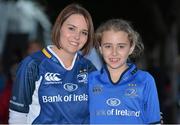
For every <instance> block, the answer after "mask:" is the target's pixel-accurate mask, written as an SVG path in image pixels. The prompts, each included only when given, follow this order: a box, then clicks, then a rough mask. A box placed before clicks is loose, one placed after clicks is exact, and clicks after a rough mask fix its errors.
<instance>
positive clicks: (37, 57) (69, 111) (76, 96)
mask: <svg viewBox="0 0 180 125" xmlns="http://www.w3.org/2000/svg"><path fill="white" fill-rule="evenodd" d="M56 57H57V56H56V55H55V53H53V51H52V50H51V49H50V47H47V48H45V49H43V50H42V51H39V52H37V53H35V54H33V55H30V56H28V57H27V58H25V59H24V60H23V61H22V62H21V63H20V65H19V67H18V72H17V76H16V81H15V83H14V87H13V92H12V97H11V100H10V109H11V110H14V111H18V112H22V113H27V119H28V120H27V123H33V124H43V123H46V124H48V123H49V124H53V123H56V124H69V123H72V124H87V123H89V108H88V88H87V87H88V86H87V82H88V81H87V80H88V73H89V72H91V71H93V70H96V69H95V67H94V65H93V64H92V63H91V62H90V61H89V60H87V59H85V58H84V57H83V56H82V55H80V54H77V56H76V58H75V61H74V64H73V68H72V69H71V70H66V69H65V68H64V67H63V66H62V64H61V63H60V61H59V60H58V59H57V58H56Z"/></svg>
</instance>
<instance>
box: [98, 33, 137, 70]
mask: <svg viewBox="0 0 180 125" xmlns="http://www.w3.org/2000/svg"><path fill="white" fill-rule="evenodd" d="M133 48H134V47H131V45H130V41H129V39H128V34H127V33H126V32H123V31H113V30H110V31H105V32H103V35H102V40H101V46H100V52H101V54H102V56H103V58H104V61H105V62H106V64H107V67H108V69H122V70H123V69H125V68H126V66H127V65H126V61H127V58H128V56H129V55H130V54H131V53H132V51H133Z"/></svg>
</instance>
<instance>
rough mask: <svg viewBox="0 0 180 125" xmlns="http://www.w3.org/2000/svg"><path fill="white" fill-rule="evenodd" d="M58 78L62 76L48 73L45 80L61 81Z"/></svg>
mask: <svg viewBox="0 0 180 125" xmlns="http://www.w3.org/2000/svg"><path fill="white" fill-rule="evenodd" d="M58 76H60V74H59V73H50V72H48V73H46V74H45V79H46V81H56V82H57V81H60V80H61V79H60V78H59V77H58Z"/></svg>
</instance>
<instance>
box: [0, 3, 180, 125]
mask: <svg viewBox="0 0 180 125" xmlns="http://www.w3.org/2000/svg"><path fill="white" fill-rule="evenodd" d="M2 1H5V2H6V1H11V2H12V1H13V2H16V1H18V0H2ZM32 1H34V2H37V3H38V4H39V5H40V6H42V7H43V10H44V12H45V14H46V15H47V16H48V18H49V20H50V22H51V24H52V25H53V24H54V22H55V19H56V17H57V16H58V14H59V13H60V11H61V10H62V9H63V8H64V7H65V6H66V5H68V4H70V3H72V2H77V3H80V4H81V5H83V6H84V7H85V8H86V9H87V10H88V11H89V12H90V14H91V15H92V18H93V22H94V27H95V29H96V28H97V27H98V26H99V25H100V24H101V23H102V22H104V21H106V20H108V19H111V18H122V19H125V20H128V21H130V22H131V23H132V25H133V26H134V28H135V29H136V30H137V31H138V32H139V33H140V35H141V37H142V41H143V43H144V45H145V51H144V54H143V56H142V58H140V59H139V60H137V65H138V66H139V67H140V68H142V69H145V70H147V71H149V72H150V73H151V74H152V75H153V76H154V78H155V81H156V85H157V90H158V95H159V100H160V107H161V111H162V113H163V118H164V123H166V124H167V123H180V108H179V107H180V68H179V67H180V42H179V39H180V30H179V29H180V0H32ZM6 11H7V10H4V12H6ZM2 18H3V17H0V20H1V19H2ZM25 39H27V36H26V34H9V35H7V38H6V43H5V46H4V52H3V54H2V59H3V62H4V64H5V66H4V68H5V72H9V70H11V64H12V63H14V62H13V61H14V60H16V62H20V61H21V59H22V57H24V52H25V51H26V43H25V42H24V41H25ZM12 41H17V42H16V43H15V42H14V44H12ZM12 54H13V55H12ZM20 57H21V58H20ZM14 58H15V59H14ZM17 58H18V61H17ZM10 89H11V88H10ZM10 89H8V91H9V95H10ZM9 95H8V98H9ZM0 98H1V91H0ZM8 98H5V99H6V103H7V104H8ZM152 103H153V102H152ZM1 108H2V109H3V106H0V110H1ZM6 108H7V111H8V107H6ZM7 111H6V112H7ZM0 113H1V112H0ZM1 114H2V113H1ZM1 114H0V115H1ZM7 115H8V113H7ZM7 115H6V116H7ZM0 123H7V120H6V121H5V122H1V116H0Z"/></svg>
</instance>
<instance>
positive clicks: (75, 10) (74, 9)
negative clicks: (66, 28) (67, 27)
mask: <svg viewBox="0 0 180 125" xmlns="http://www.w3.org/2000/svg"><path fill="white" fill-rule="evenodd" d="M73 14H80V15H82V16H84V18H85V20H86V22H87V25H88V39H87V42H86V44H85V45H84V47H83V48H82V49H81V50H82V54H83V55H86V54H88V53H89V51H90V49H91V47H92V46H93V42H94V25H93V22H92V17H91V15H90V13H89V12H88V11H87V10H86V9H85V8H84V7H82V6H81V5H80V4H78V3H72V4H69V5H68V6H66V7H65V8H64V9H63V10H62V11H61V12H60V13H59V15H58V17H57V19H56V21H55V24H54V26H53V29H52V34H51V37H52V42H53V44H55V45H56V46H57V47H58V48H59V49H60V48H61V47H60V45H59V40H60V36H61V34H60V30H61V27H62V25H63V23H64V21H65V20H66V19H67V18H68V17H69V16H71V15H73Z"/></svg>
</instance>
